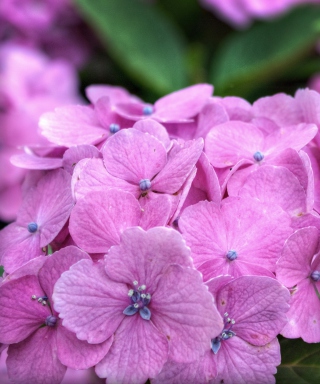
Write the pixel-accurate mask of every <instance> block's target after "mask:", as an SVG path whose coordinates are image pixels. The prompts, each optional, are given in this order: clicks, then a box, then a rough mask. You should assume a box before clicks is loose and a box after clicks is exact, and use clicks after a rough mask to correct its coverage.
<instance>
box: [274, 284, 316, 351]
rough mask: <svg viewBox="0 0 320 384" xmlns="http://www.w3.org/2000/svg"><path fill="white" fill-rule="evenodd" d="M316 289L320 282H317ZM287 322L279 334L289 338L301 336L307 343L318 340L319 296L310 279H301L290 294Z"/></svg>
mask: <svg viewBox="0 0 320 384" xmlns="http://www.w3.org/2000/svg"><path fill="white" fill-rule="evenodd" d="M316 285H317V289H318V290H319V289H320V284H319V283H317V284H316ZM287 316H288V322H287V324H286V326H285V327H284V328H283V330H282V332H281V334H282V335H283V336H284V337H287V338H289V339H295V338H298V337H301V338H302V339H303V340H304V341H306V342H307V343H319V342H320V328H319V323H320V308H319V297H318V296H317V294H316V291H315V286H314V284H313V283H312V282H311V280H310V279H305V280H303V281H301V282H300V283H299V284H298V285H297V287H296V288H295V289H294V291H293V292H292V294H291V301H290V309H289V312H288V313H287Z"/></svg>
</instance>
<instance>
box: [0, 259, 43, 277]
mask: <svg viewBox="0 0 320 384" xmlns="http://www.w3.org/2000/svg"><path fill="white" fill-rule="evenodd" d="M47 259H48V258H47V256H39V257H36V258H35V259H32V260H30V261H28V262H27V263H26V264H24V265H23V266H22V267H20V268H18V269H16V270H15V271H14V272H12V273H10V274H9V275H7V276H6V277H5V278H4V279H3V280H2V281H1V284H4V283H6V282H8V281H12V280H15V279H19V278H20V277H23V276H27V275H35V276H37V275H38V272H39V270H40V268H41V267H42V266H43V264H44V262H45V261H46V260H47Z"/></svg>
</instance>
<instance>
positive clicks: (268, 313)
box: [206, 276, 290, 384]
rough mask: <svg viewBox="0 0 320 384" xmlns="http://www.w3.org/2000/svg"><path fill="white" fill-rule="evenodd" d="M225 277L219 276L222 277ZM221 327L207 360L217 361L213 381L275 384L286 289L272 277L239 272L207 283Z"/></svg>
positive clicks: (287, 298)
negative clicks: (218, 313)
mask: <svg viewBox="0 0 320 384" xmlns="http://www.w3.org/2000/svg"><path fill="white" fill-rule="evenodd" d="M222 279H223V278H222ZM207 284H208V286H209V290H210V292H211V293H212V294H213V295H214V296H215V298H216V302H217V306H218V311H219V312H220V314H221V316H223V317H224V329H223V331H222V332H221V334H220V335H219V336H217V337H216V338H214V339H212V342H211V343H212V344H211V350H212V352H213V353H212V352H210V354H209V356H208V355H206V359H210V361H211V364H214V365H216V367H217V371H218V375H217V377H216V379H215V380H214V383H221V382H223V383H225V384H234V383H237V384H242V383H243V384H248V383H250V384H251V383H252V384H256V383H259V384H260V383H266V384H267V383H268V384H269V383H274V382H275V379H274V377H273V375H274V374H275V373H276V371H277V370H276V366H277V365H279V364H280V348H279V343H278V341H277V339H276V336H277V334H278V333H279V332H280V331H281V329H282V328H283V326H284V325H285V324H286V321H287V317H286V312H287V311H288V309H289V305H288V301H289V299H290V294H289V291H288V290H287V289H286V288H285V287H284V286H282V285H281V284H279V283H278V282H277V281H276V280H275V279H271V278H269V277H262V276H242V277H239V278H237V279H234V280H231V281H230V282H229V283H227V284H223V283H220V282H219V279H217V281H216V280H215V279H213V280H211V281H209V282H208V283H207Z"/></svg>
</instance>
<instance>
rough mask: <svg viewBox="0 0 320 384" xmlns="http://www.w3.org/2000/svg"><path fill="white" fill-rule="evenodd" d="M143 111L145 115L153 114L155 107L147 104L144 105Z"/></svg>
mask: <svg viewBox="0 0 320 384" xmlns="http://www.w3.org/2000/svg"><path fill="white" fill-rule="evenodd" d="M142 113H143V114H144V115H145V116H149V115H152V113H153V107H152V105H146V106H145V107H143V110H142Z"/></svg>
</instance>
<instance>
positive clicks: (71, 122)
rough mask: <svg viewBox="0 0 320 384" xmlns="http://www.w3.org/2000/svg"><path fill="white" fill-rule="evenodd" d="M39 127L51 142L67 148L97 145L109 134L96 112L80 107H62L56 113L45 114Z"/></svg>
mask: <svg viewBox="0 0 320 384" xmlns="http://www.w3.org/2000/svg"><path fill="white" fill-rule="evenodd" d="M39 126H40V128H41V129H42V134H43V135H44V136H45V137H46V138H47V139H48V140H49V141H51V142H53V143H55V144H58V145H63V146H66V147H72V146H73V145H81V144H96V143H99V142H100V141H102V140H103V139H105V138H106V137H107V134H108V132H107V131H106V130H105V129H104V128H102V127H101V126H100V123H99V121H98V119H97V117H96V115H95V112H94V110H93V109H92V108H90V107H87V106H80V105H71V106H68V107H60V108H57V109H56V110H55V112H47V113H45V114H43V115H42V116H41V118H40V122H39Z"/></svg>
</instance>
